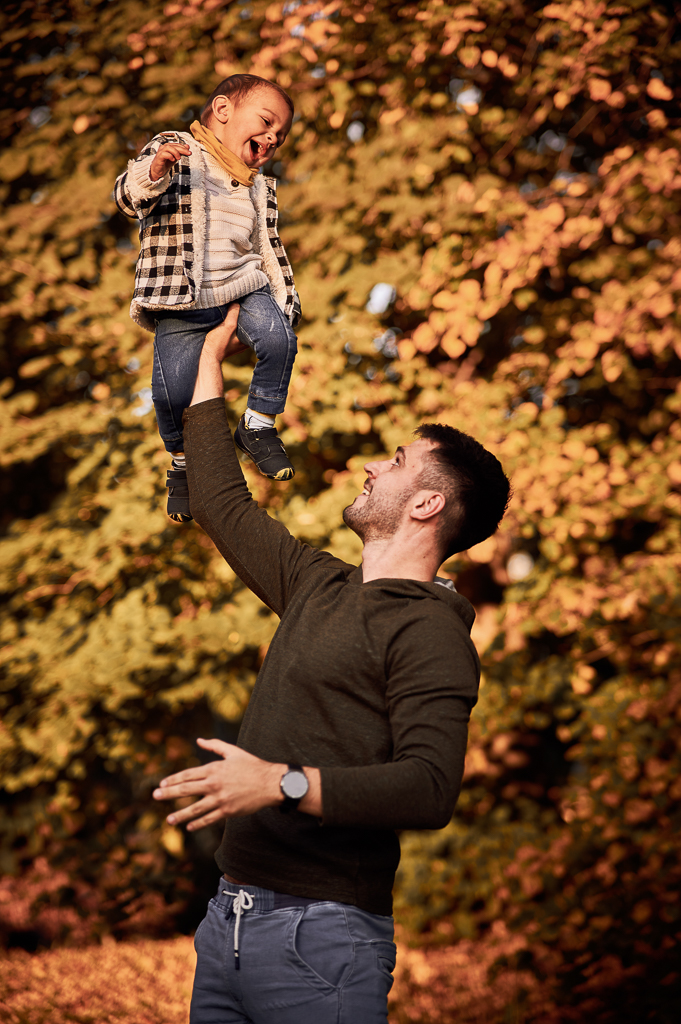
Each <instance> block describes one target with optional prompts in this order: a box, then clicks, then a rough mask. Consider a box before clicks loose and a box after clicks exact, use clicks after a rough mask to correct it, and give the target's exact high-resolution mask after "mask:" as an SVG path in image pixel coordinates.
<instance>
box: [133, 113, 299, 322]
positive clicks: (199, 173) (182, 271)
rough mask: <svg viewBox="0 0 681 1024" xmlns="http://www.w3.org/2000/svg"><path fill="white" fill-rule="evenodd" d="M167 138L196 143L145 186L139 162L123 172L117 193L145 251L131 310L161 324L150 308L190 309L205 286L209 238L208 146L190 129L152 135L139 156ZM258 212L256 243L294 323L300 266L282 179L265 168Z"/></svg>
mask: <svg viewBox="0 0 681 1024" xmlns="http://www.w3.org/2000/svg"><path fill="white" fill-rule="evenodd" d="M166 142H180V143H186V144H188V145H190V146H191V149H192V153H191V156H183V157H181V158H180V160H178V162H177V163H176V164H175V166H174V167H173V168H172V169H171V171H170V172H169V175H168V176H166V177H165V178H161V179H160V180H159V181H158V182H154V183H150V186H148V187H145V188H144V189H141V188H140V186H139V185H138V184H137V183H136V182H135V181H134V178H133V175H132V174H131V173H130V171H131V169H132V168H133V166H134V164H135V162H136V161H134V160H131V161H130V163H129V164H128V170H127V171H125V173H123V174H121V175H120V177H118V178H117V179H116V184H115V185H114V193H113V195H114V200H115V202H116V206H117V207H118V209H119V210H120V211H121V213H124V214H125V215H126V216H127V217H136V218H137V219H138V220H139V222H140V224H139V231H140V253H139V257H138V260H137V269H136V271H135V291H134V294H133V299H132V303H131V305H130V316H131V317H132V319H133V320H135V322H136V323H138V324H140V326H142V327H145V328H146V329H147V330H149V331H153V330H154V321H153V319H152V318H151V316H150V315H149V313H148V312H147V311H148V310H151V309H154V308H156V309H158V308H162V309H167V308H168V307H169V306H177V307H178V308H182V309H191V307H192V306H193V305H194V303H195V302H196V298H197V296H198V294H199V291H200V289H201V280H202V277H203V256H204V249H205V244H206V182H205V164H204V158H203V152H202V150H201V149H200V147H199V145H198V143H197V142H196V141H195V139H194V137H193V136H192V135H190V134H189V132H162V133H161V134H160V135H156V136H155V138H153V139H152V140H151V142H149V143H148V144H147V145H146V146H145V147H144V149H143V150H142V152H141V153H140V155H139V156H138V157H137V160H138V161H139V160H144V159H145V158H147V157H149V156H152V155H153V154H155V153H156V152H157V151H158V150H159V149H160V147H161V146H162V145H163V144H164V143H166ZM251 196H252V199H253V205H254V206H255V211H256V215H257V225H258V226H257V240H254V241H255V249H256V251H258V252H259V253H260V255H261V256H262V260H263V271H264V272H265V274H266V276H267V277H268V279H269V281H270V287H271V289H272V294H273V296H274V299H275V301H276V302H277V304H278V305H279V307H280V308H281V309H282V310H283V312H284V315H285V316H286V317H287V318H288V320H289V321H290V323H291V326H292V327H295V326H296V325H297V323H298V321H299V320H300V300H299V298H298V293H297V292H296V289H295V285H294V283H293V271H292V270H291V264H290V263H289V261H288V257H287V255H286V251H285V249H284V246H283V245H282V244H281V240H280V239H279V236H278V234H277V218H278V210H277V193H276V180H275V179H274V178H266V177H265V176H264V175H262V174H259V175H258V176H257V178H256V180H255V183H254V184H253V186H252V189H251Z"/></svg>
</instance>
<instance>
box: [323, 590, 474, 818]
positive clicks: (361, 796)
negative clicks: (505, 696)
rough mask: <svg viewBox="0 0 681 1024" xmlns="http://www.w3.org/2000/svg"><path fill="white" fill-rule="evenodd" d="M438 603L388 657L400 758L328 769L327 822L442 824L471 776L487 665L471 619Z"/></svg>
mask: <svg viewBox="0 0 681 1024" xmlns="http://www.w3.org/2000/svg"><path fill="white" fill-rule="evenodd" d="M444 611H445V613H444V614H442V613H439V614H438V613H437V612H436V613H435V614H433V613H432V612H433V609H432V605H430V603H429V607H427V608H425V609H423V612H421V613H420V614H419V615H416V616H414V617H413V618H412V619H411V621H410V622H409V623H407V625H406V626H404V627H403V628H401V629H400V630H399V631H398V632H397V634H396V635H395V637H394V639H393V641H392V643H391V645H390V648H389V651H388V657H387V675H388V679H387V690H386V698H387V704H388V715H389V721H390V729H391V733H392V739H393V757H392V760H391V761H390V762H389V763H387V764H376V765H367V766H359V767H349V768H336V767H334V768H322V769H321V780H322V805H323V824H324V825H341V826H355V827H362V828H386V829H438V828H444V826H445V825H446V824H447V823H448V822H449V821H450V819H451V817H452V814H453V812H454V807H455V804H456V801H457V798H458V796H459V791H460V789H461V780H462V778H463V768H464V758H465V754H466V741H467V737H468V720H469V718H470V713H471V709H472V708H473V705H474V704H475V702H476V700H477V693H478V683H479V678H480V665H479V661H478V656H477V653H476V651H475V647H474V646H473V643H472V641H471V639H470V636H469V635H468V631H467V629H466V627H465V626H464V624H463V622H461V620H460V619H459V618H458V616H456V615H452V613H451V612H449V611H448V610H447V609H446V608H445V610H444Z"/></svg>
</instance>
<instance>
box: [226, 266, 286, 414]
mask: <svg viewBox="0 0 681 1024" xmlns="http://www.w3.org/2000/svg"><path fill="white" fill-rule="evenodd" d="M239 304H240V306H241V310H240V312H239V323H238V325H237V329H236V333H237V337H238V339H239V341H241V342H243V343H244V344H245V345H248V346H249V348H252V349H253V351H254V352H255V354H256V356H257V359H258V362H257V364H256V367H255V370H254V371H253V378H252V380H251V386H250V388H249V389H248V408H249V409H250V410H252V411H253V412H258V413H264V414H265V415H266V416H270V417H274V416H276V415H277V413H280V412H283V411H284V408H285V406H286V396H287V394H288V386H289V381H290V380H291V371H292V369H293V363H294V360H295V358H296V352H297V350H298V342H297V340H296V336H295V334H294V333H293V328H292V327H291V325H290V323H289V322H288V320H287V319H286V317H285V316H284V314H283V313H282V311H281V310H280V309H279V306H278V305H277V304H276V302H275V301H274V299H273V297H272V294H271V292H270V289H269V286H268V285H265V287H264V288H259V289H258V291H257V292H251V293H250V295H245V296H244V297H243V298H241V299H239Z"/></svg>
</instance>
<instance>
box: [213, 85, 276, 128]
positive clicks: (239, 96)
mask: <svg viewBox="0 0 681 1024" xmlns="http://www.w3.org/2000/svg"><path fill="white" fill-rule="evenodd" d="M263 87H266V88H268V89H274V91H275V92H278V93H279V95H280V96H282V97H283V98H284V99H285V100H286V102H287V103H288V105H289V107H290V110H291V113H293V100H292V99H291V97H290V96H289V94H288V93H287V92H286V91H285V90H284V89H282V87H281V86H280V85H277V83H276V82H270V81H269V79H267V78H260V76H259V75H230V76H229V78H223V80H222V81H221V82H220V84H219V85H218V86H217V87H216V88H215V89H213V91H212V93H211V94H210V96H209V97H208V99H207V100H206V102H205V103H204V105H203V110H202V111H201V117H200V121H201V124H202V125H207V124H208V121H209V119H210V116H211V113H212V109H213V100H214V99H215V98H216V97H217V96H228V97H229V99H230V100H231V101H232V103H235V104H238V103H241V101H242V100H243V99H245V98H246V96H248V94H249V92H253V91H254V90H255V89H262V88H263Z"/></svg>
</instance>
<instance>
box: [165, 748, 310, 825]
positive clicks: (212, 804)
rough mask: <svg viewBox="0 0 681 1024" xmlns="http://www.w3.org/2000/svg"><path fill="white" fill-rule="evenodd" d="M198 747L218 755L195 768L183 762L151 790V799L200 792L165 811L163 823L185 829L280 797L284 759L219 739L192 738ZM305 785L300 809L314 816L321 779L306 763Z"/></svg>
mask: <svg viewBox="0 0 681 1024" xmlns="http://www.w3.org/2000/svg"><path fill="white" fill-rule="evenodd" d="M197 743H198V744H199V746H200V747H202V748H203V749H204V750H212V751H213V753H214V754H219V755H220V756H221V757H222V758H223V760H222V761H210V762H209V763H208V764H204V765H201V766H200V767H199V768H188V769H187V770H186V771H184V772H178V773H177V775H169V776H168V778H167V779H162V780H161V782H160V784H159V788H158V789H155V790H154V793H153V797H154V800H177V799H178V798H180V797H188V796H189V797H200V798H201V799H199V800H197V801H196V803H193V804H191V805H190V806H189V807H184V808H183V809H182V810H181V811H174V812H173V813H172V814H169V815H168V817H167V819H166V820H167V822H168V824H169V825H183V824H184V823H185V822H188V825H187V830H188V831H189V832H195V831H196V830H197V829H200V828H205V827H206V825H212V824H214V822H216V821H220V820H221V819H222V818H241V817H244V816H245V815H247V814H255V812H256V811H260V810H262V809H263V808H264V807H275V806H277V805H278V804H280V803H282V801H283V794H282V792H281V789H280V787H279V783H280V782H281V777H282V775H283V774H284V772H285V771H286V769H287V765H285V764H273V763H272V762H270V761H263V760H261V759H260V758H259V757H255V756H254V755H253V754H249V753H248V751H246V750H242V749H241V747H236V746H234V745H233V744H232V743H223V741H222V740H203V739H200V740H197ZM305 773H306V775H307V777H308V780H309V782H310V791H309V792H308V793H307V795H306V796H305V798H304V800H301V802H300V804H299V808H300V810H301V811H302V810H305V811H306V812H307V813H308V814H315V815H317V816H320V815H321V813H322V808H321V782H320V777H319V771H318V769H316V768H306V769H305Z"/></svg>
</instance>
